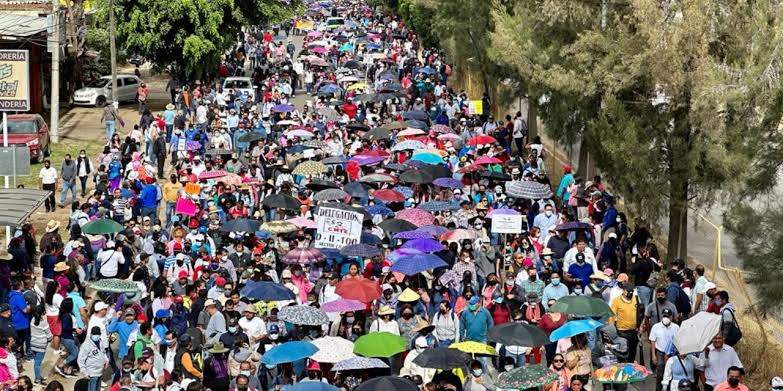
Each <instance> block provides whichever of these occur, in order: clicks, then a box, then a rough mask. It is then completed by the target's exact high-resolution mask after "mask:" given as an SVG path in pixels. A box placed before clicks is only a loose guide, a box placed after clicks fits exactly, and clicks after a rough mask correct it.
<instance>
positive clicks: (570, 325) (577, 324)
mask: <svg viewBox="0 0 783 391" xmlns="http://www.w3.org/2000/svg"><path fill="white" fill-rule="evenodd" d="M603 325H604V324H603V323H601V322H599V321H597V320H593V319H580V320H572V321H570V322H566V324H564V325H562V326H560V327H558V328H557V329H555V331H552V334H549V340H550V341H552V342H555V341H557V340H559V339H561V338H569V337H573V336H574V335H577V334H582V333H586V332H588V331H593V330H595V329H597V328H599V327H602V326H603Z"/></svg>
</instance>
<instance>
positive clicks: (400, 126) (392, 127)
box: [381, 121, 408, 130]
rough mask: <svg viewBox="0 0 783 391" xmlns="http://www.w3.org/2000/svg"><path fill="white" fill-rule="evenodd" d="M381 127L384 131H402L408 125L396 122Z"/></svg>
mask: <svg viewBox="0 0 783 391" xmlns="http://www.w3.org/2000/svg"><path fill="white" fill-rule="evenodd" d="M381 127H382V128H384V129H389V130H401V129H405V128H407V127H408V125H406V124H405V122H400V121H394V122H391V123H388V124H385V125H383V126H381Z"/></svg>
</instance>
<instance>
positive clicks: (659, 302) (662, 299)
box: [655, 297, 666, 304]
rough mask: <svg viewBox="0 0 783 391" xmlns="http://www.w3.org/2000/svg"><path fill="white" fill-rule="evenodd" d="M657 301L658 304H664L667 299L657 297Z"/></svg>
mask: <svg viewBox="0 0 783 391" xmlns="http://www.w3.org/2000/svg"><path fill="white" fill-rule="evenodd" d="M655 301H657V302H658V304H663V303H665V302H666V298H665V297H656V298H655Z"/></svg>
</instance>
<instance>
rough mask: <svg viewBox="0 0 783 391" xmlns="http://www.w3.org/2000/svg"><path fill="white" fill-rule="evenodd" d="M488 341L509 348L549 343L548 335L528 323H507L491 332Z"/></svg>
mask: <svg viewBox="0 0 783 391" xmlns="http://www.w3.org/2000/svg"><path fill="white" fill-rule="evenodd" d="M487 339H489V340H490V341H493V342H498V343H502V344H503V345H509V346H543V345H546V344H548V343H549V337H548V336H547V335H546V333H545V332H544V331H543V330H541V329H540V328H538V327H536V326H532V325H529V324H527V323H505V324H502V325H500V326H495V327H493V328H491V329H490V330H489V335H488V336H487Z"/></svg>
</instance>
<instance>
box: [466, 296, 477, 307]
mask: <svg viewBox="0 0 783 391" xmlns="http://www.w3.org/2000/svg"><path fill="white" fill-rule="evenodd" d="M478 302H479V298H478V296H473V297H471V298H470V301H469V302H468V304H470V305H476V304H478Z"/></svg>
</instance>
